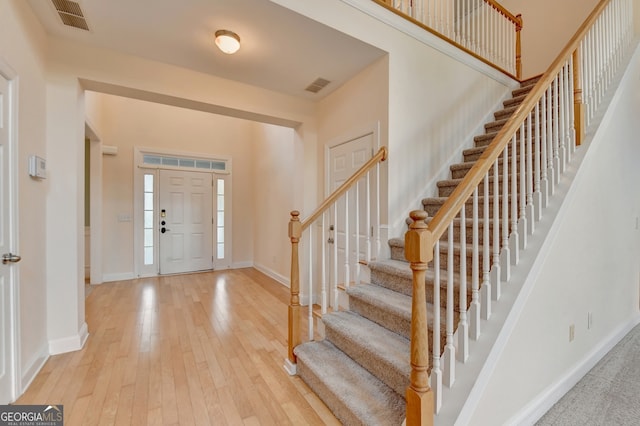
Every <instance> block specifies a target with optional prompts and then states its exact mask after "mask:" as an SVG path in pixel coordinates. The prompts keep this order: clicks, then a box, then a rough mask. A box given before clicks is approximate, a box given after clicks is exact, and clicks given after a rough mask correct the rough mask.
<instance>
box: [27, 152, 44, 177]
mask: <svg viewBox="0 0 640 426" xmlns="http://www.w3.org/2000/svg"><path fill="white" fill-rule="evenodd" d="M29 176H33V177H35V178H39V179H45V178H46V177H47V160H45V159H44V158H40V157H38V156H36V155H32V156H30V157H29Z"/></svg>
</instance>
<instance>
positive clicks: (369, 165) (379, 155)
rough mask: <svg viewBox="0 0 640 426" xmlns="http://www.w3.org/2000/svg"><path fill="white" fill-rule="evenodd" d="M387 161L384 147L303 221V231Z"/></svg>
mask: <svg viewBox="0 0 640 426" xmlns="http://www.w3.org/2000/svg"><path fill="white" fill-rule="evenodd" d="M386 159H387V148H386V147H384V146H383V147H382V148H380V149H379V150H378V152H377V153H376V154H375V155H374V156H373V157H371V158H370V159H369V161H367V162H366V163H364V164H363V165H362V167H360V168H359V169H358V170H357V171H356V172H355V173H354V174H353V175H352V176H351V177H350V178H349V179H347V180H346V181H345V182H344V183H343V184H342V185H340V186H339V187H338V188H337V189H336V190H335V191H333V193H332V194H331V195H329V196H328V197H327V198H326V199H325V200H324V201H323V202H322V204H320V205H319V206H318V208H316V209H315V210H314V211H313V213H311V215H309V217H308V218H306V219H305V220H303V221H302V225H301V226H302V231H304V230H305V229H307V228H308V227H309V225H311V224H312V223H313V222H315V220H316V219H318V218H319V217H320V215H321V214H322V213H324V212H325V211H326V210H327V209H328V208H329V207H330V206H331V205H332V204H333V203H335V202H336V201H337V200H338V198H340V197H342V195H343V194H344V193H345V192H347V191H348V190H349V188H351V186H353V184H354V183H356V182H357V181H358V180H359V179H360V178H361V177H362V176H364V175H365V174H366V173H367V172H368V171H369V170H370V169H371V168H372V167H373V166H375V165H376V164H378V163H379V162H381V161H384V160H386Z"/></svg>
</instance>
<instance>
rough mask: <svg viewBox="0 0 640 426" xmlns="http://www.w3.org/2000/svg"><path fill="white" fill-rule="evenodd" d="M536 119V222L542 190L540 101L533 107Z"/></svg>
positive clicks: (538, 215) (534, 164) (534, 189)
mask: <svg viewBox="0 0 640 426" xmlns="http://www.w3.org/2000/svg"><path fill="white" fill-rule="evenodd" d="M534 116H535V120H536V127H535V135H534V139H533V144H534V162H533V213H534V214H533V216H534V219H535V221H536V222H539V221H540V218H542V190H541V189H540V144H541V139H542V135H541V134H542V127H541V125H540V102H538V103H537V104H536V106H535V109H534Z"/></svg>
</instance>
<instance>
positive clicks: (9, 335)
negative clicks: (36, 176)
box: [0, 74, 20, 404]
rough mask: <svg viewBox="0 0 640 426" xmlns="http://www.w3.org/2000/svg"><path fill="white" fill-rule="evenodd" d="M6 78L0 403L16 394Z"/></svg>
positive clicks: (0, 205) (1, 98)
mask: <svg viewBox="0 0 640 426" xmlns="http://www.w3.org/2000/svg"><path fill="white" fill-rule="evenodd" d="M11 101H12V99H11V96H10V93H9V82H8V81H7V80H6V79H5V78H4V77H3V76H2V75H1V74H0V216H1V217H0V254H2V258H3V260H2V262H0V404H7V403H10V402H13V401H14V400H15V398H16V396H17V395H16V383H15V377H16V366H15V345H16V340H15V332H16V330H15V327H16V326H15V318H16V308H15V304H16V303H17V302H16V297H15V279H14V276H15V272H16V271H15V270H14V269H15V268H16V266H14V263H15V262H17V261H19V260H20V258H19V256H16V255H12V254H11V249H12V247H11V245H12V241H13V238H12V237H11V235H12V234H11V233H12V230H11V222H10V221H11V216H12V208H13V206H12V199H11V193H10V191H11V189H10V185H11V179H10V171H11V155H10V149H9V142H10V139H9V138H10V126H11V105H10V102H11Z"/></svg>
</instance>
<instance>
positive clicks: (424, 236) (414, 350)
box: [404, 210, 434, 426]
mask: <svg viewBox="0 0 640 426" xmlns="http://www.w3.org/2000/svg"><path fill="white" fill-rule="evenodd" d="M410 217H411V219H412V220H413V223H412V224H411V225H410V226H409V230H408V231H407V233H406V234H405V237H404V238H405V240H404V241H405V242H404V249H405V257H406V258H407V260H408V261H409V262H410V263H411V270H412V271H413V297H412V306H411V384H410V385H409V387H408V388H407V393H406V398H407V425H408V426H413V425H433V416H434V404H433V392H432V391H431V388H430V387H429V373H428V368H429V338H428V328H427V327H428V324H427V298H426V295H425V274H426V272H427V264H428V263H429V262H430V261H431V260H432V259H433V245H432V235H431V231H429V229H428V228H427V225H426V223H425V219H426V218H427V213H426V212H425V211H424V210H414V211H412V212H411V214H410Z"/></svg>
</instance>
